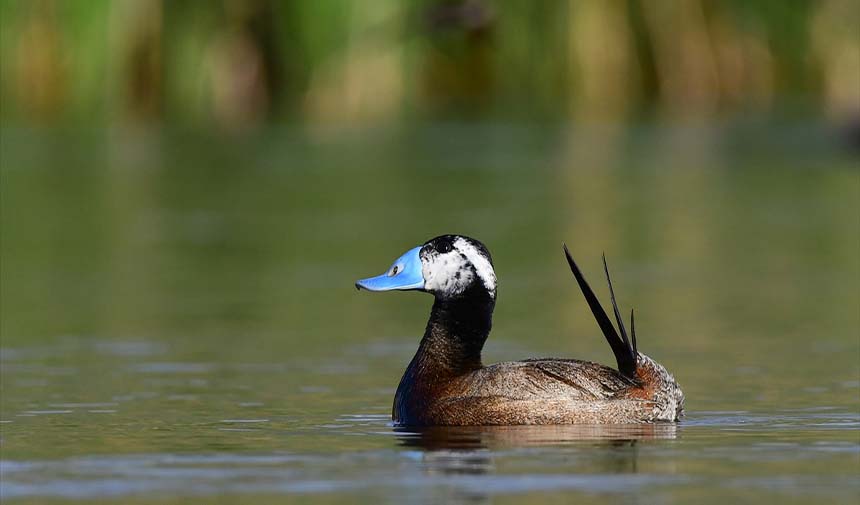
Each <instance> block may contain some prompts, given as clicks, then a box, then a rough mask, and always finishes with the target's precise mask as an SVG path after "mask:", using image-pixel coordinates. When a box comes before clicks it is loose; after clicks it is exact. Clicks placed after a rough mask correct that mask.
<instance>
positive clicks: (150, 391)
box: [0, 125, 860, 504]
mask: <svg viewBox="0 0 860 505" xmlns="http://www.w3.org/2000/svg"><path fill="white" fill-rule="evenodd" d="M749 133H750V132H749V130H748V129H745V128H744V127H742V126H741V127H736V128H734V129H732V128H728V129H726V130H725V131H695V130H694V131H692V132H690V131H689V129H686V128H684V129H677V130H671V129H670V130H665V131H664V130H647V129H646V130H641V131H632V132H623V133H619V132H611V131H608V132H607V131H604V132H598V133H587V132H584V131H570V130H566V129H530V128H511V127H469V126H462V125H444V126H437V127H432V128H427V129H421V130H409V131H401V132H390V131H377V132H363V133H355V132H352V133H350V132H346V133H344V132H299V131H292V130H273V131H269V132H263V133H261V134H259V135H256V136H250V137H247V138H238V139H236V138H233V139H225V138H221V137H218V136H215V135H209V136H207V135H200V134H190V133H186V132H180V131H173V132H161V133H155V132H147V131H143V132H141V131H121V130H111V131H107V132H101V131H92V132H74V133H71V132H38V131H27V130H15V129H9V128H6V129H4V130H3V131H2V134H0V152H2V172H0V175H2V184H0V191H2V199H0V205H2V209H0V210H2V213H0V224H2V241H0V253H2V263H0V273H2V283H0V309H2V310H0V314H2V317H0V335H2V349H0V365H2V367H0V387H2V390H0V392H2V395H0V435H2V441H0V478H2V482H0V497H2V499H3V501H4V503H5V502H11V503H55V502H57V503H59V502H75V501H77V502H81V503H89V502H93V501H98V503H123V504H125V503H153V502H158V503H183V504H185V503H190V504H194V503H214V502H217V503H223V502H224V501H225V500H226V501H227V502H238V503H255V504H256V503H282V502H283V501H285V500H289V501H295V502H314V503H345V502H354V501H367V502H397V503H400V502H403V503H429V502H437V501H449V502H468V503H484V502H493V503H523V502H525V503H529V502H531V503H570V502H571V501H576V502H578V503H606V502H607V500H611V501H620V502H629V503H634V502H635V503H640V502H642V503H691V502H696V503H725V502H726V501H728V500H738V501H742V502H759V503H770V502H774V501H777V500H778V501H779V502H781V503H847V502H851V501H854V500H856V499H857V498H858V497H860V483H858V479H857V476H858V472H860V337H858V327H860V313H858V312H860V311H858V306H860V293H858V288H857V286H858V285H860V261H859V260H858V258H860V241H858V233H857V232H858V224H860V223H858V217H857V216H858V215H860V178H858V170H857V159H856V157H852V155H851V154H848V153H846V152H843V151H841V150H840V148H839V147H838V146H836V145H832V144H831V143H830V142H829V141H828V138H829V135H828V132H827V131H826V130H822V129H817V128H809V129H801V130H800V131H798V130H797V129H780V130H777V131H775V132H773V133H769V134H768V135H765V136H763V137H753V138H751V136H750V134H749ZM444 232H458V233H465V234H470V235H473V236H476V237H478V238H480V239H482V240H483V241H485V242H486V243H487V245H488V246H489V247H490V250H491V252H492V253H493V255H494V259H495V263H496V270H497V273H498V275H499V281H500V291H499V303H498V306H497V310H496V315H495V319H494V321H495V328H494V331H493V334H492V335H491V337H490V339H489V341H488V344H487V348H486V353H485V361H486V362H494V361H499V360H507V359H519V358H525V357H538V356H563V357H578V358H584V359H592V360H598V361H601V362H604V363H613V360H612V356H611V353H610V351H609V349H608V347H607V346H606V344H605V343H604V342H603V341H602V339H601V338H600V337H599V333H598V330H597V327H596V325H595V323H594V322H593V320H591V318H590V316H589V314H588V309H587V308H586V306H585V303H584V302H583V300H582V299H581V294H580V293H579V292H578V290H577V288H576V287H575V285H574V283H573V281H572V279H571V278H570V275H569V272H568V271H567V268H566V265H565V263H564V259H563V256H562V254H561V250H560V244H561V242H562V241H566V242H567V243H568V245H569V246H570V247H571V249H572V250H573V252H574V254H575V255H576V257H577V259H578V260H579V262H580V264H581V266H582V267H583V268H584V270H585V273H586V275H587V276H588V277H589V278H591V279H592V282H593V283H594V284H598V279H599V275H600V262H599V261H600V260H599V257H600V253H601V252H602V251H605V252H606V253H607V257H608V260H609V263H610V267H611V268H612V269H613V273H614V280H615V284H616V290H617V292H618V295H619V302H620V303H621V304H622V306H623V307H624V308H625V310H626V309H629V307H630V306H635V307H636V310H637V318H636V319H637V333H638V334H639V339H640V348H641V349H642V350H643V351H644V352H646V353H648V354H649V355H651V356H653V357H655V358H656V359H658V360H659V361H661V362H662V363H663V364H665V365H666V366H667V367H668V368H669V369H670V370H671V371H672V372H673V373H674V374H675V376H676V378H677V379H678V380H679V382H680V383H681V385H682V386H683V388H684V390H685V392H686V394H687V412H688V417H687V418H686V419H685V421H684V422H682V423H681V424H679V425H677V426H675V425H658V426H645V427H636V426H620V427H595V426H588V427H510V428H468V429H465V428H464V429H434V430H426V431H421V432H418V431H414V430H409V429H397V428H394V427H392V426H391V424H390V421H389V415H390V408H391V401H392V397H393V392H394V389H395V387H396V385H397V381H398V380H399V378H400V374H401V373H402V371H403V369H404V368H405V365H406V363H407V362H408V360H409V359H410V357H411V356H412V353H414V351H415V348H416V347H417V343H418V339H419V337H420V334H421V332H422V331H423V325H424V322H425V320H426V316H427V313H428V311H429V305H430V302H431V300H430V298H429V296H427V295H422V294H417V293H396V294H370V293H364V292H361V293H357V292H356V291H355V290H354V288H353V286H352V283H353V281H354V280H355V279H357V278H359V277H365V276H368V275H373V274H377V273H380V272H382V271H383V270H384V269H385V268H387V267H388V265H389V263H390V261H391V260H393V259H394V258H395V257H397V256H398V255H400V254H401V253H402V252H403V251H405V250H407V249H409V248H410V247H412V246H414V245H417V244H419V243H421V242H422V241H423V240H425V239H427V238H430V237H431V236H433V235H436V234H439V233H444ZM599 294H601V295H602V296H605V291H604V290H603V288H602V286H601V287H600V289H599Z"/></svg>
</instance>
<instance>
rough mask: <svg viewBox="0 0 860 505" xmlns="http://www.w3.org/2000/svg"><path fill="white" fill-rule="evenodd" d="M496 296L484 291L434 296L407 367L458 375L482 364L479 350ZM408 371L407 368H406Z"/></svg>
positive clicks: (486, 330)
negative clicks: (413, 354)
mask: <svg viewBox="0 0 860 505" xmlns="http://www.w3.org/2000/svg"><path fill="white" fill-rule="evenodd" d="M494 306H495V300H494V299H493V298H492V297H491V296H490V295H489V294H487V293H485V292H484V293H482V292H480V291H479V292H478V293H474V294H471V296H463V297H461V298H456V299H453V300H452V299H440V298H437V299H436V300H435V301H434V302H433V309H432V310H431V311H430V320H429V321H427V329H426V330H425V331H424V338H422V339H421V345H419V347H418V352H417V353H415V357H414V358H413V359H412V363H410V365H409V368H410V369H413V368H418V370H415V371H416V372H418V371H423V370H424V369H432V370H433V372H434V374H435V375H439V374H441V375H459V374H462V373H466V372H470V371H472V370H476V369H478V368H481V366H482V365H481V350H482V349H483V348H484V342H486V340H487V336H488V335H489V334H490V328H491V327H492V319H493V308H494ZM407 371H408V370H407Z"/></svg>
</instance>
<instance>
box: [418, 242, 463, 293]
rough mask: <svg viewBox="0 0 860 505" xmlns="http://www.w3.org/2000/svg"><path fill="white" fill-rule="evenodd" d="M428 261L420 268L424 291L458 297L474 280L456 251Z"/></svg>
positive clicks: (438, 255)
mask: <svg viewBox="0 0 860 505" xmlns="http://www.w3.org/2000/svg"><path fill="white" fill-rule="evenodd" d="M428 259H429V261H424V265H423V266H422V267H421V273H422V274H423V275H424V289H426V290H427V291H430V292H432V293H440V294H445V295H448V296H453V295H458V294H460V293H462V292H463V291H465V290H466V288H468V287H469V284H471V283H472V281H473V280H474V275H473V274H472V269H471V268H469V265H468V263H467V261H466V260H464V259H463V258H462V256H460V253H459V252H457V251H456V250H455V251H452V252H450V253H446V254H437V255H435V256H433V257H432V258H428Z"/></svg>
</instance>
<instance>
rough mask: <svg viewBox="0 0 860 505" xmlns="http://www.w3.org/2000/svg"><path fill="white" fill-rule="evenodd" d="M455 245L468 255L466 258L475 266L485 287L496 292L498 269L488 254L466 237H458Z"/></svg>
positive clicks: (492, 292)
mask: <svg viewBox="0 0 860 505" xmlns="http://www.w3.org/2000/svg"><path fill="white" fill-rule="evenodd" d="M454 247H455V248H456V249H459V251H460V252H462V253H463V254H465V255H466V258H467V259H468V260H469V262H471V263H472V265H473V266H474V267H475V272H477V274H478V278H480V279H481V282H483V283H484V287H485V288H487V291H489V292H490V294H493V295H495V294H496V271H495V270H493V265H491V264H490V260H488V259H487V257H486V256H484V255H483V254H481V253H480V251H478V249H476V248H475V246H473V245H472V244H471V243H469V241H467V240H466V239H464V238H458V239H457V240H456V241H454Z"/></svg>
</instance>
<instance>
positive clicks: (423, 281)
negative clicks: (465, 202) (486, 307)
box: [355, 235, 496, 300]
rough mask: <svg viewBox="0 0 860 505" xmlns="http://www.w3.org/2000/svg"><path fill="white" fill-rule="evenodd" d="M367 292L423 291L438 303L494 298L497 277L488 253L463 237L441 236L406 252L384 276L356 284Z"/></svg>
mask: <svg viewBox="0 0 860 505" xmlns="http://www.w3.org/2000/svg"><path fill="white" fill-rule="evenodd" d="M355 287H356V288H358V289H366V290H368V291H392V290H402V291H409V290H415V291H425V292H427V293H431V294H433V295H434V296H435V297H436V298H439V299H453V298H458V297H461V296H464V295H465V294H466V293H472V292H474V290H478V291H483V292H486V293H487V294H488V295H489V296H490V298H491V299H493V300H495V298H496V273H495V271H494V270H493V260H492V258H491V257H490V252H489V251H487V248H486V247H485V246H484V244H482V243H481V242H479V241H477V240H475V239H473V238H469V237H464V236H462V235H441V236H439V237H436V238H434V239H431V240H428V241H427V242H426V243H424V245H421V246H418V247H415V248H413V249H410V250H409V251H406V253H405V254H403V256H401V257H399V258H397V259H396V260H395V261H394V264H392V265H391V268H389V269H388V271H386V272H385V273H384V274H382V275H378V276H376V277H370V278H368V279H362V280H360V281H358V282H356V283H355Z"/></svg>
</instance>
